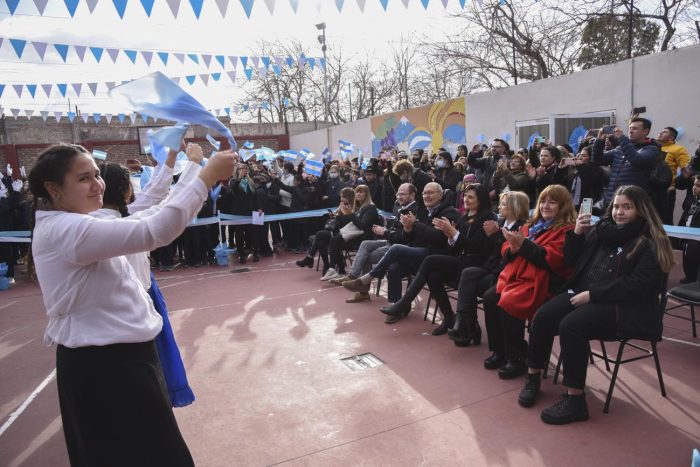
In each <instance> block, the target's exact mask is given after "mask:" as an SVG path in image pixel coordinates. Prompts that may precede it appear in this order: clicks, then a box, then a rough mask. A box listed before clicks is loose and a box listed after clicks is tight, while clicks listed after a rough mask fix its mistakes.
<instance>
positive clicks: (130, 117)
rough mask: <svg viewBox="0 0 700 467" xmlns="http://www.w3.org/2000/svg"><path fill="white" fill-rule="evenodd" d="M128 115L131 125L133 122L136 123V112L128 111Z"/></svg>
mask: <svg viewBox="0 0 700 467" xmlns="http://www.w3.org/2000/svg"><path fill="white" fill-rule="evenodd" d="M128 117H129V120H131V124H132V125H133V124H134V123H136V112H132V113H130V114H129V115H128Z"/></svg>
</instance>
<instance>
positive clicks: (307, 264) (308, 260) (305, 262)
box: [296, 256, 314, 268]
mask: <svg viewBox="0 0 700 467" xmlns="http://www.w3.org/2000/svg"><path fill="white" fill-rule="evenodd" d="M296 263H297V266H299V267H300V268H312V267H313V266H314V259H313V258H312V257H310V256H305V257H304V259H300V260H299V261H297V262H296Z"/></svg>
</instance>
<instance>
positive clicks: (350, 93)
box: [348, 83, 352, 122]
mask: <svg viewBox="0 0 700 467" xmlns="http://www.w3.org/2000/svg"><path fill="white" fill-rule="evenodd" d="M348 99H350V121H351V122H352V86H351V85H350V83H348Z"/></svg>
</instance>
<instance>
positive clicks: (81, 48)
mask: <svg viewBox="0 0 700 467" xmlns="http://www.w3.org/2000/svg"><path fill="white" fill-rule="evenodd" d="M73 47H74V48H75V53H76V54H78V58H79V59H80V63H83V59H84V58H85V51H86V50H87V47H85V46H84V45H74V46H73Z"/></svg>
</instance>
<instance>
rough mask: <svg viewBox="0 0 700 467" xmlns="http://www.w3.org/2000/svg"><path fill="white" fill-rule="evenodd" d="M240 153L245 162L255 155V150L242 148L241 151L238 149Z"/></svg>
mask: <svg viewBox="0 0 700 467" xmlns="http://www.w3.org/2000/svg"><path fill="white" fill-rule="evenodd" d="M238 155H239V156H241V159H243V162H247V161H248V159H250V158H251V157H253V156H254V155H255V151H254V150H253V149H241V150H240V151H238Z"/></svg>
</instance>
